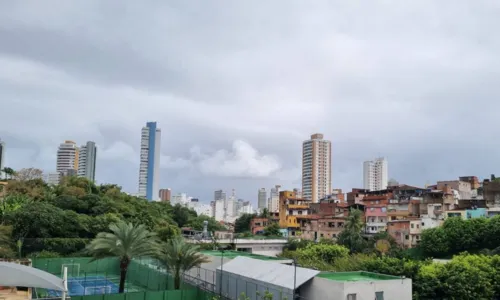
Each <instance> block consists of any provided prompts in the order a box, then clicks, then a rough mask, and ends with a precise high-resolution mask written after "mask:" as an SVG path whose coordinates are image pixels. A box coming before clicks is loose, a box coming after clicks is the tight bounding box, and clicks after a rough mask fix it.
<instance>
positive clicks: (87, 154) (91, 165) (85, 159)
mask: <svg viewBox="0 0 500 300" xmlns="http://www.w3.org/2000/svg"><path fill="white" fill-rule="evenodd" d="M96 158H97V147H96V146H95V143H94V142H91V141H88V142H87V143H86V144H85V145H83V146H81V147H80V155H79V158H78V176H81V177H85V178H87V179H88V180H90V181H92V182H94V181H95V165H96Z"/></svg>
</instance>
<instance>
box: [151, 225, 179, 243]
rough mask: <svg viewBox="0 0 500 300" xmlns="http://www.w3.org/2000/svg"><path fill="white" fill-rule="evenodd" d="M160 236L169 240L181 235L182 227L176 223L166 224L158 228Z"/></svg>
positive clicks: (157, 231) (164, 239) (163, 239)
mask: <svg viewBox="0 0 500 300" xmlns="http://www.w3.org/2000/svg"><path fill="white" fill-rule="evenodd" d="M156 233H157V234H158V237H159V238H160V240H161V241H163V242H168V241H170V240H171V239H173V238H176V237H178V236H180V235H181V229H180V228H179V227H177V226H175V225H171V224H164V225H163V226H161V227H159V228H157V229H156Z"/></svg>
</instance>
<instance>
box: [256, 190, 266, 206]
mask: <svg viewBox="0 0 500 300" xmlns="http://www.w3.org/2000/svg"><path fill="white" fill-rule="evenodd" d="M257 199H258V200H257V205H258V208H259V209H261V210H262V209H264V208H266V207H267V192H266V189H265V188H260V189H259V194H258V198H257Z"/></svg>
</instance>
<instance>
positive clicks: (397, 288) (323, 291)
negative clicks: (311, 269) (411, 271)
mask: <svg viewBox="0 0 500 300" xmlns="http://www.w3.org/2000/svg"><path fill="white" fill-rule="evenodd" d="M375 292H384V299H387V300H393V299H394V300H411V299H412V285H411V279H408V278H407V279H394V280H374V281H335V280H330V279H325V278H320V277H315V278H313V279H312V280H311V281H309V282H307V283H305V284H304V285H302V286H301V287H300V296H301V297H303V298H304V299H328V300H346V299H347V296H348V295H349V294H355V295H356V298H355V299H356V300H373V299H375Z"/></svg>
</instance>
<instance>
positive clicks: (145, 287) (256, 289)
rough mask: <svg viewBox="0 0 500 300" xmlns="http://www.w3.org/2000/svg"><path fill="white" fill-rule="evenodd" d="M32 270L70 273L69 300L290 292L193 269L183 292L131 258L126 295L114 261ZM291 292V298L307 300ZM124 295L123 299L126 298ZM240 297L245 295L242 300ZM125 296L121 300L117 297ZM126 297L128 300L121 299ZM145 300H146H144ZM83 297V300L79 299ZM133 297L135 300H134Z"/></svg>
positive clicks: (287, 298)
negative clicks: (119, 288) (121, 286)
mask: <svg viewBox="0 0 500 300" xmlns="http://www.w3.org/2000/svg"><path fill="white" fill-rule="evenodd" d="M33 266H34V267H35V268H38V269H41V270H44V271H47V272H49V273H52V274H54V275H56V276H58V277H62V274H63V272H64V268H66V269H67V272H68V289H69V295H70V297H71V299H73V300H75V299H76V300H144V299H147V300H173V299H176V300H177V299H179V300H181V299H182V300H215V299H220V300H229V299H233V300H236V299H238V300H240V299H245V300H247V299H251V300H292V299H293V298H294V295H293V290H291V289H286V288H282V287H278V286H273V285H271V284H266V283H263V282H259V281H257V280H252V279H249V278H245V277H243V276H239V275H236V274H232V273H229V272H224V269H223V268H222V271H221V270H217V269H216V268H217V267H219V265H217V266H216V267H213V269H207V268H201V267H200V268H193V269H191V270H189V271H187V272H185V273H184V274H182V283H181V288H180V289H178V290H175V287H174V279H173V277H172V276H171V275H170V274H169V272H167V270H166V269H165V267H163V266H162V265H161V264H160V263H159V262H158V261H157V260H155V259H152V258H139V259H134V260H133V261H132V262H131V263H130V265H129V267H128V271H127V277H126V281H125V292H126V293H125V294H118V286H119V279H120V275H119V274H120V268H119V260H118V258H105V259H100V260H96V261H91V258H35V259H33ZM299 292H300V291H299V290H297V291H296V293H295V299H301V300H305V299H304V298H301V297H300V296H299ZM125 295H126V296H125ZM242 295H244V296H242ZM121 297H123V299H122V298H121ZM125 297H126V298H125ZM145 297H147V298H145ZM33 298H38V299H56V298H60V294H59V292H56V291H48V290H44V289H34V293H33ZM80 298H81V299H80ZM136 298H137V299H136Z"/></svg>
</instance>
